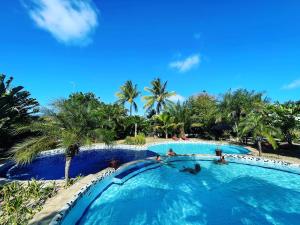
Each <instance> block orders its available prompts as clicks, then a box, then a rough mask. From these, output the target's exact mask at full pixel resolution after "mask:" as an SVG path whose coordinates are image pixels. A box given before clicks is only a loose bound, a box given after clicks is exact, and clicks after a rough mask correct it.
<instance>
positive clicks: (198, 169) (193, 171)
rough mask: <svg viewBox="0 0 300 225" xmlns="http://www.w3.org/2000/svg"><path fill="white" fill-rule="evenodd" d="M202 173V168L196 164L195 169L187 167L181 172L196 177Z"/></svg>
mask: <svg viewBox="0 0 300 225" xmlns="http://www.w3.org/2000/svg"><path fill="white" fill-rule="evenodd" d="M200 171H201V166H200V164H199V163H196V164H195V167H194V168H189V167H187V168H186V167H185V168H183V169H182V170H180V172H186V173H191V174H193V175H196V174H197V173H199V172H200Z"/></svg>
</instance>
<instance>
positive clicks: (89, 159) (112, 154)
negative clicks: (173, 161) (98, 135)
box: [9, 149, 155, 180]
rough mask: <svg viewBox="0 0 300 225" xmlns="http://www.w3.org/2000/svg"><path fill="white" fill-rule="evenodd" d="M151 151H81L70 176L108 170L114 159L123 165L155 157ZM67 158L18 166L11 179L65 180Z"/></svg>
mask: <svg viewBox="0 0 300 225" xmlns="http://www.w3.org/2000/svg"><path fill="white" fill-rule="evenodd" d="M154 155H155V153H153V152H150V151H133V150H117V149H113V150H91V151H81V152H80V154H79V155H77V156H75V157H74V158H73V159H72V162H71V167H70V176H71V177H76V176H78V175H88V174H93V173H97V172H99V171H100V170H102V169H104V168H107V167H108V166H109V162H110V161H111V160H112V159H115V160H118V161H120V162H121V163H126V162H129V161H133V160H138V159H144V158H147V157H150V156H154ZM64 167H65V156H64V155H63V154H58V155H52V156H46V157H42V158H37V159H36V160H34V161H33V162H32V163H31V164H29V165H25V166H18V167H15V168H13V169H12V170H11V171H10V177H9V178H11V179H19V180H28V179H31V178H35V179H44V180H57V179H63V178H64Z"/></svg>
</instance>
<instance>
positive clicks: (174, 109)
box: [166, 101, 191, 137]
mask: <svg viewBox="0 0 300 225" xmlns="http://www.w3.org/2000/svg"><path fill="white" fill-rule="evenodd" d="M166 112H167V113H168V114H169V115H170V116H171V117H173V118H174V123H175V124H176V126H177V127H178V128H179V135H180V137H184V136H185V132H186V131H187V130H188V129H189V128H190V126H191V113H190V109H189V108H188V104H187V102H183V103H180V102H179V101H178V102H177V103H176V104H171V105H169V106H168V107H167V108H166Z"/></svg>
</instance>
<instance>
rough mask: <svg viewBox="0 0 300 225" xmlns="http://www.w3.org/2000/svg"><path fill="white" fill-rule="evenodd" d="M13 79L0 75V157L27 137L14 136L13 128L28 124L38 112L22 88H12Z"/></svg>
mask: <svg viewBox="0 0 300 225" xmlns="http://www.w3.org/2000/svg"><path fill="white" fill-rule="evenodd" d="M12 82H13V78H12V77H10V78H8V79H6V76H5V75H4V74H0V156H2V155H3V156H7V155H6V154H7V151H8V150H9V148H10V147H11V146H12V145H13V144H14V143H15V142H18V141H20V140H21V139H23V138H25V137H27V136H28V134H22V135H16V132H15V127H16V126H18V125H20V124H27V123H30V122H31V120H33V119H34V114H35V113H36V112H38V106H39V104H38V102H37V101H36V99H34V98H31V96H30V93H29V92H28V91H26V90H24V88H23V87H22V86H15V87H13V86H12Z"/></svg>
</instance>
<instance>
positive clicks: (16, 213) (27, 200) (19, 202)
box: [0, 180, 57, 225]
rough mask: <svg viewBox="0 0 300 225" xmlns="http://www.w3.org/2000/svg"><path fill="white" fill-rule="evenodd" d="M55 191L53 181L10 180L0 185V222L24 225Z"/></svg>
mask: <svg viewBox="0 0 300 225" xmlns="http://www.w3.org/2000/svg"><path fill="white" fill-rule="evenodd" d="M56 192H57V188H56V184H55V182H53V183H51V184H49V183H48V184H46V183H42V182H38V181H36V180H31V181H28V182H27V183H21V182H12V183H8V184H5V185H3V186H1V187H0V224H14V225H23V224H24V225H25V224H28V222H29V221H30V219H32V217H33V216H34V214H36V213H37V212H39V211H40V210H41V209H42V206H43V205H44V203H45V201H46V200H47V199H48V198H50V197H52V196H53V195H54V194H55V193H56Z"/></svg>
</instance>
